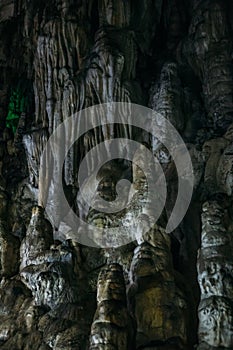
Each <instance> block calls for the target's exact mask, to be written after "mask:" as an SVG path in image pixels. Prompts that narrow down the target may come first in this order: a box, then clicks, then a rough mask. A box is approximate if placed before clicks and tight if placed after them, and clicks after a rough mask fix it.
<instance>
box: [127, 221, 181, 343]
mask: <svg viewBox="0 0 233 350" xmlns="http://www.w3.org/2000/svg"><path fill="white" fill-rule="evenodd" d="M148 241H149V242H147V241H145V242H143V243H141V244H140V245H139V246H138V247H137V248H136V249H135V251H134V256H133V260H132V264H131V271H130V272H131V281H132V285H131V293H130V294H131V303H132V305H133V309H134V310H133V314H134V315H135V318H136V324H137V337H136V344H137V347H139V346H141V347H142V346H146V345H147V344H150V343H153V342H163V343H164V344H166V343H168V344H169V342H171V343H173V344H175V345H176V346H178V347H179V348H180V349H185V348H186V347H187V344H186V343H187V332H186V324H187V319H186V320H185V317H186V309H187V305H186V300H185V296H184V295H182V292H181V291H179V290H178V288H177V287H176V285H175V281H174V271H173V268H172V262H171V253H170V241H169V238H168V237H166V234H165V233H164V232H162V231H161V230H159V228H155V229H154V230H153V231H152V232H151V233H150V239H149V240H148ZM175 345H174V346H175Z"/></svg>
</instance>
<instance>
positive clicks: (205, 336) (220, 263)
mask: <svg viewBox="0 0 233 350" xmlns="http://www.w3.org/2000/svg"><path fill="white" fill-rule="evenodd" d="M226 214H227V211H226V205H224V201H222V202H218V201H209V202H206V203H204V205H203V214H202V244H201V249H200V251H199V256H198V281H199V284H200V288H201V302H200V305H199V320H200V324H199V340H200V343H201V344H202V342H203V343H206V344H208V345H209V346H212V347H216V348H218V347H219V348H220V347H223V348H228V349H230V348H231V347H232V346H233V334H232V329H231V319H232V298H233V293H232V282H233V276H232V257H231V253H230V252H231V251H232V228H231V227H229V223H228V222H227V217H226ZM223 324H224V326H222V325H223ZM200 349H202V345H200Z"/></svg>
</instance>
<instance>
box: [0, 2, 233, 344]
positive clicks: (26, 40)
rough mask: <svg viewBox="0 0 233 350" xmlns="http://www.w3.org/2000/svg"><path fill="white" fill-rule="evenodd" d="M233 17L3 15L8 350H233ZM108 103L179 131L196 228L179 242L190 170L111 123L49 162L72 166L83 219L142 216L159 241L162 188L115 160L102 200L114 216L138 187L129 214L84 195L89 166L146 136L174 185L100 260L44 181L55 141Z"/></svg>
mask: <svg viewBox="0 0 233 350" xmlns="http://www.w3.org/2000/svg"><path fill="white" fill-rule="evenodd" d="M232 18H233V5H232V2H231V1H228V0H186V1H176V0H170V1H166V0H154V1H149V0H108V1H107V0H99V1H94V0H80V1H76V0H47V1H44V0H42V1H37V0H31V1H27V0H19V1H16V0H1V1H0V348H1V349H3V350H4V349H5V350H9V349H13V350H22V349H24V350H31V349H33V350H49V349H54V350H71V349H74V350H89V349H90V350H175V349H176V350H177V349H179V350H192V349H199V350H230V349H233V292H232V288H233V273H232V264H233V261H232V253H233V236H232V235H233V213H232V191H233V144H232V142H233V101H232V96H233V91H232V90H233V76H232V38H233V21H232ZM107 102H132V103H136V104H138V105H143V106H146V107H150V108H151V109H153V110H154V111H155V112H156V113H160V115H161V116H162V117H163V118H166V119H167V120H169V121H170V122H171V123H172V124H173V126H174V127H175V128H176V129H177V130H178V131H179V133H180V135H181V137H182V138H183V140H184V141H185V143H186V146H187V148H188V150H189V153H190V156H191V158H192V164H193V171H194V178H195V179H194V180H195V181H194V192H193V197H192V201H191V204H190V206H189V209H188V211H187V213H186V216H185V217H184V219H183V221H182V222H181V223H180V225H179V227H177V228H176V229H175V230H174V231H173V232H171V233H170V234H167V233H166V232H165V227H166V223H167V221H168V219H169V217H170V215H171V213H172V210H173V207H174V205H175V201H176V198H177V192H178V181H177V180H178V179H177V172H176V166H175V161H174V159H173V158H172V157H171V155H170V153H169V152H168V149H167V148H166V147H164V145H163V144H162V142H160V141H158V138H156V137H152V135H151V134H150V133H146V132H145V131H144V130H141V129H139V128H133V127H126V126H125V125H120V124H119V125H115V126H113V124H112V123H111V121H112V120H107V122H108V126H107V127H106V126H105V127H98V128H94V129H92V130H90V131H88V132H87V133H86V134H85V135H83V136H82V137H81V138H80V139H79V140H78V141H77V142H75V144H74V145H73V147H71V148H70V149H69V152H68V153H67V155H66V158H65V162H64V164H56V163H53V164H49V166H50V167H51V168H52V169H55V170H56V169H57V167H59V166H61V167H62V184H63V190H64V193H65V196H66V199H67V201H68V202H69V205H70V208H72V210H73V211H74V212H75V213H76V214H77V215H79V217H81V218H82V219H85V220H86V221H87V222H89V223H90V224H92V225H93V226H94V227H96V228H98V229H99V231H98V232H100V231H101V230H104V229H106V228H108V227H112V226H114V227H118V226H119V227H128V226H127V225H128V224H129V222H134V220H135V219H136V218H139V219H140V220H141V223H142V225H144V226H145V227H147V223H148V222H149V219H150V216H151V207H150V206H149V207H148V208H147V210H146V211H145V210H144V209H143V205H144V203H145V200H146V199H145V198H146V195H147V189H148V188H147V183H146V181H145V177H144V175H143V172H142V171H141V169H140V168H138V167H137V166H135V164H133V162H129V161H127V160H124V159H114V160H112V161H110V162H108V163H107V164H105V166H104V167H103V168H102V169H101V171H100V173H99V174H98V181H99V186H98V188H97V192H98V194H99V196H100V198H102V199H104V200H105V201H109V203H111V201H114V200H115V198H116V197H117V189H118V187H117V184H118V182H119V181H120V180H122V179H126V180H127V181H129V182H131V187H130V188H127V189H126V188H123V187H122V188H121V192H122V193H123V194H124V195H125V200H126V203H128V206H127V207H126V208H125V209H124V210H122V211H120V212H119V213H117V214H106V213H103V212H98V211H96V209H95V208H92V207H89V206H88V205H85V203H83V200H82V198H81V197H80V195H79V182H78V177H77V174H78V170H79V165H80V164H81V162H82V160H83V159H84V157H85V155H86V154H87V153H88V152H89V151H90V150H91V149H93V148H94V147H95V146H96V145H97V144H99V143H101V142H103V141H107V140H109V139H112V138H132V139H133V140H135V141H137V142H139V143H140V144H142V145H143V146H144V147H147V149H148V150H150V152H153V154H154V155H155V156H156V157H157V159H158V162H159V163H160V165H161V168H162V170H163V172H164V174H165V176H166V182H167V192H168V194H167V200H166V204H165V206H164V208H163V212H162V214H161V216H160V218H159V220H158V222H157V223H156V224H155V225H154V226H153V227H152V228H150V230H149V229H148V230H147V232H146V233H145V234H144V235H142V234H141V231H142V226H140V225H138V226H137V227H136V228H135V230H134V232H133V237H132V242H131V243H129V244H127V245H125V246H122V247H119V248H116V249H111V248H106V249H101V248H99V246H98V242H99V239H100V237H99V236H98V234H96V236H92V237H89V236H88V233H87V232H72V228H71V227H68V226H66V225H65V223H64V221H63V216H65V215H66V213H65V212H62V211H61V212H60V213H59V215H57V220H56V222H51V220H50V218H49V217H48V215H47V212H46V211H45V210H44V206H45V203H46V200H47V198H46V194H51V193H52V194H54V198H55V200H54V203H53V204H54V207H56V206H57V204H58V203H57V202H56V198H57V197H56V196H57V193H56V191H54V189H55V184H54V183H50V182H49V180H50V179H49V174H48V173H47V174H46V173H45V179H46V181H45V180H44V181H42V179H41V177H40V176H39V174H40V172H39V170H40V160H41V155H42V152H43V149H44V147H45V145H46V143H47V141H48V139H49V137H50V136H51V135H52V134H53V132H54V131H55V130H56V128H57V127H58V126H59V125H60V124H61V123H62V122H63V121H65V120H66V119H67V118H69V117H70V116H71V115H72V114H74V113H76V112H78V111H80V110H81V109H83V108H87V107H89V106H93V105H96V104H100V103H107ZM161 133H162V134H163V135H164V137H166V130H164V128H163V124H162V123H161ZM68 136H69V137H70V138H71V137H72V134H70V135H68ZM100 156H101V155H100ZM139 156H140V155H139ZM137 157H138V155H137V154H135V158H134V160H136V158H137ZM144 161H145V162H146V159H144ZM93 164H94V163H90V164H88V169H89V170H93ZM184 168H185V165H184ZM46 176H47V177H46ZM42 183H43V185H45V187H46V188H45V189H42ZM46 190H47V192H46ZM145 227H144V228H145ZM148 228H149V226H148ZM96 232H97V231H96ZM77 234H80V235H86V236H87V237H88V239H89V240H90V245H89V246H86V245H82V244H80V243H79V242H78V241H77V240H75V239H74V237H75V236H76V235H77ZM94 246H95V247H94Z"/></svg>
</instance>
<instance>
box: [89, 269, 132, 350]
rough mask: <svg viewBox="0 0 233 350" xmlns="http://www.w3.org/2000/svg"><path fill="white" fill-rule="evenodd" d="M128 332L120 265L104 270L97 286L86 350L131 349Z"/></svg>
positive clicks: (128, 319) (130, 333)
mask: <svg viewBox="0 0 233 350" xmlns="http://www.w3.org/2000/svg"><path fill="white" fill-rule="evenodd" d="M132 341H133V339H132V329H131V322H130V317H129V313H128V310H127V304H126V292H125V282H124V277H123V271H122V268H121V266H120V265H118V264H110V265H108V266H107V267H106V268H104V269H103V270H102V271H101V272H100V274H99V278H98V283H97V310H96V312H95V316H94V320H93V323H92V327H91V335H90V347H89V349H90V350H94V349H109V350H110V349H122V350H128V349H130V348H131V347H132V345H133V344H132Z"/></svg>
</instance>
